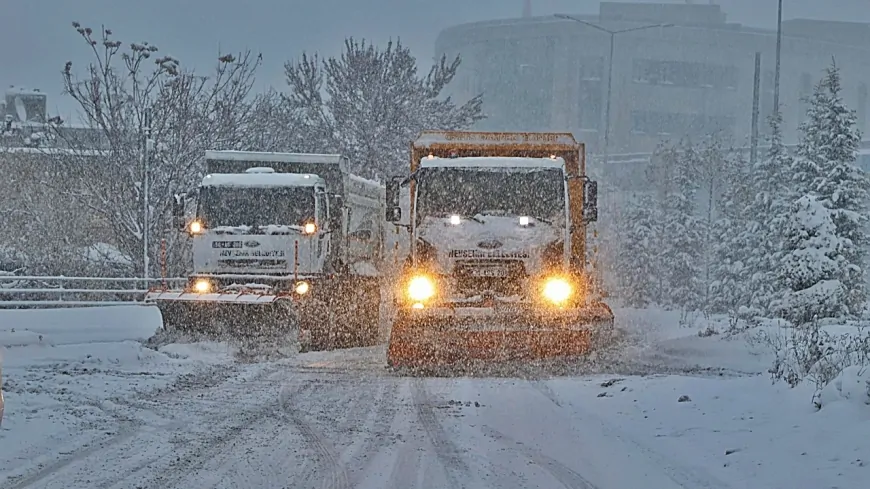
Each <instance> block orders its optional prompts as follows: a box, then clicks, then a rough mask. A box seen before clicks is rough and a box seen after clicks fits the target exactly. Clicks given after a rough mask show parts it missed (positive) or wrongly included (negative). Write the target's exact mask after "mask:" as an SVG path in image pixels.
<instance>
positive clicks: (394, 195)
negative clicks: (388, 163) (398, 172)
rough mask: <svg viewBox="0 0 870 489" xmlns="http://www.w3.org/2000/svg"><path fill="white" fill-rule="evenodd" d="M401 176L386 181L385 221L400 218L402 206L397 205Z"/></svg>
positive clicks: (394, 220) (397, 220)
mask: <svg viewBox="0 0 870 489" xmlns="http://www.w3.org/2000/svg"><path fill="white" fill-rule="evenodd" d="M401 182H402V178H401V177H393V178H391V179H390V180H389V181H387V195H386V197H387V211H386V219H387V222H399V220H400V219H401V218H402V208H401V207H400V206H399V184H400V183H401Z"/></svg>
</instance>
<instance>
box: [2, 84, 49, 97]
mask: <svg viewBox="0 0 870 489" xmlns="http://www.w3.org/2000/svg"><path fill="white" fill-rule="evenodd" d="M6 95H42V96H43V97H47V95H46V94H45V92H41V91H40V90H39V89H38V88H24V87H14V86H13V87H9V88H7V89H6Z"/></svg>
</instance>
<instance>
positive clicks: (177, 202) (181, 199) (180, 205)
mask: <svg viewBox="0 0 870 489" xmlns="http://www.w3.org/2000/svg"><path fill="white" fill-rule="evenodd" d="M186 200H187V195H186V194H175V195H174V196H173V201H172V219H173V221H175V227H176V228H178V229H179V230H180V231H186V230H187V229H186V228H187V223H185V222H184V203H185V201H186Z"/></svg>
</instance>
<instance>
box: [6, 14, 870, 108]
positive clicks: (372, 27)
mask: <svg viewBox="0 0 870 489" xmlns="http://www.w3.org/2000/svg"><path fill="white" fill-rule="evenodd" d="M638 1H649V0H638ZM659 1H665V0H659ZM868 2H870V0H785V2H784V3H785V9H784V10H785V13H784V15H783V17H784V19H789V18H795V17H803V18H817V19H827V20H849V21H858V22H870V8H868ZM677 3H683V2H677ZM695 3H706V0H695ZM714 3H719V4H720V5H721V6H722V9H723V10H724V11H725V12H726V13H727V14H728V19H729V21H731V22H740V23H743V24H747V25H751V26H758V27H773V26H774V25H775V23H776V3H777V2H776V0H719V1H718V2H714ZM522 4H523V1H522V0H242V1H240V0H145V1H141V0H140V1H133V0H0V19H2V22H0V26H2V27H0V86H2V87H4V89H5V87H8V86H9V85H13V84H14V85H18V86H28V87H36V88H40V89H41V90H42V91H44V92H47V93H48V94H49V110H50V111H51V112H52V113H57V112H58V111H60V112H61V113H66V112H68V111H69V108H70V105H69V103H68V102H66V101H64V99H63V97H61V95H60V80H59V79H60V74H59V72H60V69H61V68H62V67H63V64H64V62H65V61H67V60H72V61H73V62H74V63H75V62H80V61H87V60H88V58H87V47H86V46H85V45H84V44H83V43H82V42H81V40H80V39H78V38H77V34H76V32H75V31H74V30H73V28H72V27H71V25H70V23H71V21H73V20H78V21H79V22H81V23H82V24H83V25H86V26H93V27H95V28H97V27H99V25H100V24H105V25H106V26H107V27H110V28H112V29H113V30H114V32H115V35H116V38H117V39H119V40H122V41H141V40H147V41H149V42H151V43H152V44H156V45H157V46H158V47H160V49H161V51H162V52H163V53H164V54H171V55H173V56H175V57H176V58H179V59H180V60H181V62H182V63H183V64H185V65H188V66H194V67H200V66H205V65H207V64H210V63H211V62H212V60H214V59H215V58H216V57H217V52H218V49H219V48H220V50H221V51H223V52H227V51H238V50H240V49H244V48H251V49H253V50H255V51H258V52H262V53H263V59H264V66H263V71H262V75H261V77H260V79H261V81H262V83H263V84H264V85H265V84H272V85H276V86H280V84H281V83H282V76H281V72H282V64H283V62H284V61H285V60H287V59H292V58H295V57H297V56H298V55H299V53H301V52H302V51H303V50H308V51H312V50H317V51H320V52H321V53H325V54H334V53H336V52H338V51H339V50H340V49H341V47H342V42H343V39H344V37H345V36H354V37H358V38H366V39H369V40H372V41H375V42H384V41H386V40H388V39H389V38H390V37H393V38H396V37H399V38H401V40H402V42H403V43H404V44H405V45H407V46H409V47H410V48H411V49H413V51H414V53H415V54H416V55H417V57H418V59H420V60H421V61H425V60H430V59H431V57H432V55H433V52H432V50H433V43H434V40H435V38H436V36H437V35H438V32H439V31H440V30H441V29H443V28H445V27H448V26H451V25H454V24H459V23H463V22H473V21H479V20H487V19H495V18H506V17H519V16H520V15H521V13H522ZM532 5H533V7H532V8H533V14H534V15H548V14H552V13H556V12H565V13H596V12H597V11H598V1H588V0H533V1H532Z"/></svg>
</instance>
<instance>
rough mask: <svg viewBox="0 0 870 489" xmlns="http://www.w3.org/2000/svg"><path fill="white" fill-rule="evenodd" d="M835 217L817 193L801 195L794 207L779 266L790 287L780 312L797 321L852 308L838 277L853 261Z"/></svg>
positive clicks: (842, 311) (824, 316) (783, 281)
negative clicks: (848, 260)
mask: <svg viewBox="0 0 870 489" xmlns="http://www.w3.org/2000/svg"><path fill="white" fill-rule="evenodd" d="M833 217H834V214H833V212H832V211H831V210H830V209H828V208H827V207H825V205H824V204H823V203H822V202H821V201H820V200H818V198H816V197H815V196H813V195H805V196H803V197H801V198H800V199H798V200H797V201H795V202H794V203H793V204H792V205H791V207H790V215H789V218H788V221H787V223H786V226H785V229H784V236H783V238H784V241H783V247H782V258H781V260H780V264H781V267H780V268H779V270H778V278H779V280H780V281H781V283H783V284H784V285H785V286H786V287H787V291H786V295H785V299H784V300H782V301H781V302H780V304H781V305H780V306H779V308H780V310H779V311H777V312H779V313H780V315H781V316H782V317H785V318H786V319H788V320H790V321H792V322H793V323H795V324H798V325H804V324H808V323H810V322H811V321H813V320H814V319H818V318H828V317H840V316H842V315H843V314H844V313H846V312H848V307H847V303H846V300H845V299H846V294H847V290H846V287H845V286H844V284H843V283H842V282H841V281H840V280H839V279H838V277H840V276H842V275H843V267H844V266H846V267H848V265H849V264H848V262H847V260H846V258H845V257H844V256H843V254H842V252H843V250H844V248H846V247H845V246H844V240H843V239H841V238H839V237H838V236H837V229H836V226H835V224H834V220H833Z"/></svg>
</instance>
